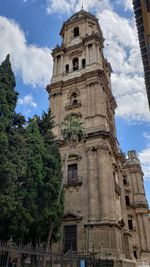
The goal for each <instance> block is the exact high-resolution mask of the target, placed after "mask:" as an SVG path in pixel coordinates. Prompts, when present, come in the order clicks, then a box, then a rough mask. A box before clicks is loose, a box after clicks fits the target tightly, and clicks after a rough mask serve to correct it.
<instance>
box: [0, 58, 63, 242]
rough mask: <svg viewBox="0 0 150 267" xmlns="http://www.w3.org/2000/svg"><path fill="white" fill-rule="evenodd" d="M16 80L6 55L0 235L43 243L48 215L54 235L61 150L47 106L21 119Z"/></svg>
mask: <svg viewBox="0 0 150 267" xmlns="http://www.w3.org/2000/svg"><path fill="white" fill-rule="evenodd" d="M15 84H16V83H15V77H14V74H13V72H12V69H11V64H10V61H9V56H7V57H6V59H5V61H4V62H3V63H2V65H1V66H0V150H1V155H0V165H1V166H0V239H3V240H9V239H10V238H12V239H13V240H14V241H21V242H24V243H28V242H31V243H32V244H36V243H37V242H38V243H39V242H40V243H41V242H43V243H44V242H45V241H46V239H47V234H48V230H49V229H48V228H49V220H50V219H51V220H53V222H54V229H53V234H52V237H53V239H54V240H57V239H58V238H59V228H60V224H61V216H62V214H63V201H62V198H61V201H60V205H57V204H56V203H57V199H58V194H59V190H60V184H61V160H60V154H59V150H58V147H57V145H56V144H55V142H54V136H53V134H52V128H53V124H54V123H53V118H52V116H51V112H50V110H49V111H48V113H43V115H42V117H41V118H40V117H38V116H34V117H33V118H32V119H29V121H26V120H25V118H24V116H22V115H21V114H17V113H16V112H15V108H16V103H17V95H18V94H17V92H16V91H15Z"/></svg>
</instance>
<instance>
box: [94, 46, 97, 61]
mask: <svg viewBox="0 0 150 267" xmlns="http://www.w3.org/2000/svg"><path fill="white" fill-rule="evenodd" d="M95 62H97V56H96V45H95V44H93V63H95Z"/></svg>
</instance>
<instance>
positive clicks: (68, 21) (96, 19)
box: [59, 10, 98, 35]
mask: <svg viewBox="0 0 150 267" xmlns="http://www.w3.org/2000/svg"><path fill="white" fill-rule="evenodd" d="M81 12H82V13H84V14H85V17H80V18H78V20H81V19H83V18H86V17H89V18H91V19H93V20H95V22H98V18H96V17H95V16H94V15H93V14H91V13H89V12H87V11H85V10H80V11H78V12H77V13H75V14H73V15H72V16H71V17H70V18H69V19H68V20H66V21H65V22H64V23H63V25H62V27H61V30H60V33H59V34H60V35H62V32H63V29H64V27H65V26H66V25H68V24H70V22H71V19H72V18H73V17H74V16H76V15H78V14H79V13H81Z"/></svg>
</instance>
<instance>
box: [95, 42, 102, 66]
mask: <svg viewBox="0 0 150 267" xmlns="http://www.w3.org/2000/svg"><path fill="white" fill-rule="evenodd" d="M96 57H97V63H99V64H100V65H101V66H102V62H101V56H100V51H99V45H96Z"/></svg>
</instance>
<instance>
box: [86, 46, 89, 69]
mask: <svg viewBox="0 0 150 267" xmlns="http://www.w3.org/2000/svg"><path fill="white" fill-rule="evenodd" d="M88 64H89V48H88V45H87V46H86V65H88Z"/></svg>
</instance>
